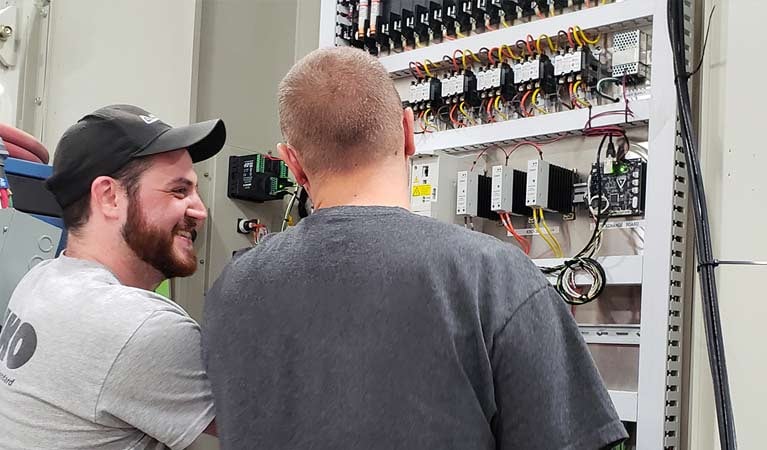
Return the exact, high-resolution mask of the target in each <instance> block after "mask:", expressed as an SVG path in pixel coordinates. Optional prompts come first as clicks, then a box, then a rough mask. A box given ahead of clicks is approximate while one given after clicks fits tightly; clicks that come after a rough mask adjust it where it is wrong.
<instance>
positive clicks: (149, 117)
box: [139, 114, 160, 125]
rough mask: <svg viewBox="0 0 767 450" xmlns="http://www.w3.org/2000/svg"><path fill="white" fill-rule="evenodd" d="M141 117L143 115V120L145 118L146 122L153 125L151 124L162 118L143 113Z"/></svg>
mask: <svg viewBox="0 0 767 450" xmlns="http://www.w3.org/2000/svg"><path fill="white" fill-rule="evenodd" d="M139 117H141V120H143V121H144V123H146V124H147V125H151V124H153V123H155V122H157V121H158V120H160V118H159V117H157V116H155V115H154V114H150V115H148V116H143V115H141V116H139Z"/></svg>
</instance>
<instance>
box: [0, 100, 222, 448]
mask: <svg viewBox="0 0 767 450" xmlns="http://www.w3.org/2000/svg"><path fill="white" fill-rule="evenodd" d="M225 140H226V130H225V127H224V123H223V122H222V121H221V120H211V121H208V122H203V123H197V124H192V125H189V126H185V127H178V128H173V127H171V126H170V125H167V124H166V123H164V122H162V121H161V120H160V119H158V118H157V117H155V116H154V115H152V114H150V113H148V112H147V111H144V110H143V109H141V108H137V107H135V106H130V105H113V106H108V107H105V108H101V109H99V110H97V111H95V112H93V113H91V114H89V115H87V116H85V117H83V118H82V119H81V120H80V121H79V122H77V123H76V124H75V125H73V126H72V127H70V128H69V129H68V130H67V131H66V133H64V136H63V137H62V138H61V141H60V142H59V144H58V146H57V148H56V153H55V155H54V162H53V176H52V177H51V178H50V179H49V180H48V182H47V186H48V188H49V189H50V190H51V191H52V192H53V194H54V196H55V197H56V200H57V201H58V203H59V204H60V205H61V208H62V217H63V219H64V223H65V225H66V227H67V231H68V244H67V249H66V250H65V252H64V254H63V255H61V256H59V257H58V258H56V259H54V260H51V261H46V262H43V263H41V264H39V265H38V266H36V267H35V268H34V269H32V270H31V271H30V272H29V273H28V274H27V275H26V276H25V277H24V278H23V279H22V280H21V282H20V283H19V285H18V286H17V288H16V290H15V291H14V293H13V295H12V297H11V300H10V303H9V306H8V311H6V313H5V316H4V317H5V319H4V320H3V322H2V323H1V324H0V325H2V326H3V328H2V331H1V332H0V375H2V376H1V377H0V379H3V380H8V381H7V382H4V383H0V405H3V407H2V408H0V430H3V431H2V438H1V439H0V449H4V448H35V449H61V448H68V449H110V450H111V449H115V450H117V449H163V448H166V447H170V448H172V449H182V448H186V447H188V446H189V445H190V444H192V442H193V441H194V440H195V439H196V438H197V437H198V436H200V434H202V433H203V432H205V433H208V434H215V433H216V429H215V423H214V420H213V419H214V415H215V411H214V407H213V397H212V395H211V390H210V385H209V382H208V377H207V375H206V373H205V370H204V369H203V364H202V357H201V353H200V330H199V326H198V325H197V323H196V322H195V321H194V320H193V319H192V318H190V317H189V315H188V314H187V313H186V312H185V311H184V310H183V309H182V308H181V307H180V306H178V305H177V304H176V303H174V302H172V301H170V300H168V299H167V298H165V297H163V296H161V295H157V294H155V293H154V292H152V291H153V290H154V289H155V288H156V287H157V286H158V285H159V284H160V282H162V281H163V280H164V279H166V278H172V277H184V276H189V275H191V274H193V273H194V271H195V270H196V268H197V255H196V254H195V250H194V246H193V236H194V235H195V234H196V230H197V229H198V228H199V227H200V225H201V224H202V222H203V221H204V220H205V218H206V217H207V212H206V208H205V205H203V203H202V200H201V199H200V197H199V195H198V193H197V175H196V174H195V172H194V167H193V165H192V164H193V163H194V162H198V161H202V160H205V159H207V158H210V157H212V156H213V155H215V154H216V153H217V152H218V151H219V150H221V148H222V147H223V145H224V141H225Z"/></svg>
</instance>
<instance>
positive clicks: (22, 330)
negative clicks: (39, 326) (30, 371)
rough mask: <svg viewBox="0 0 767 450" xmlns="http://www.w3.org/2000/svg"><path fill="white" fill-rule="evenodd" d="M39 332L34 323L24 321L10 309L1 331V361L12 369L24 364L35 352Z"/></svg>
mask: <svg viewBox="0 0 767 450" xmlns="http://www.w3.org/2000/svg"><path fill="white" fill-rule="evenodd" d="M36 349H37V333H36V332H35V329H34V327H33V326H32V325H30V324H28V323H27V322H22V321H21V319H20V318H19V317H18V316H16V314H14V313H13V311H11V310H10V309H9V310H8V318H7V319H6V320H5V324H4V325H3V328H2V330H1V331H0V362H3V361H5V365H6V367H8V368H9V369H10V370H14V369H18V368H19V367H21V366H23V365H24V364H26V363H27V362H29V360H30V359H32V355H34V354H35V350H36Z"/></svg>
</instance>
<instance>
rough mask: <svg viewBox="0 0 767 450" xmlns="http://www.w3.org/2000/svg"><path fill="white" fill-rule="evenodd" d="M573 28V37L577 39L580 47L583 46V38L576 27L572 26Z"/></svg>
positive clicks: (576, 41)
mask: <svg viewBox="0 0 767 450" xmlns="http://www.w3.org/2000/svg"><path fill="white" fill-rule="evenodd" d="M576 28H577V27H576ZM572 30H573V38H574V39H575V43H576V44H578V47H583V42H582V41H581V38H580V37H578V32H577V31H576V30H575V28H572Z"/></svg>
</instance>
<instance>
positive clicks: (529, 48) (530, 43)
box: [525, 34, 535, 56]
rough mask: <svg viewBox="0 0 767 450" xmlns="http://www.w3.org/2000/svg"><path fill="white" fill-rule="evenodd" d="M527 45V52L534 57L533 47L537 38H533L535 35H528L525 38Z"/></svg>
mask: <svg viewBox="0 0 767 450" xmlns="http://www.w3.org/2000/svg"><path fill="white" fill-rule="evenodd" d="M525 39H526V40H525V45H527V52H528V53H530V56H533V45H535V38H533V35H531V34H528V35H527V37H526V38H525Z"/></svg>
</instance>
